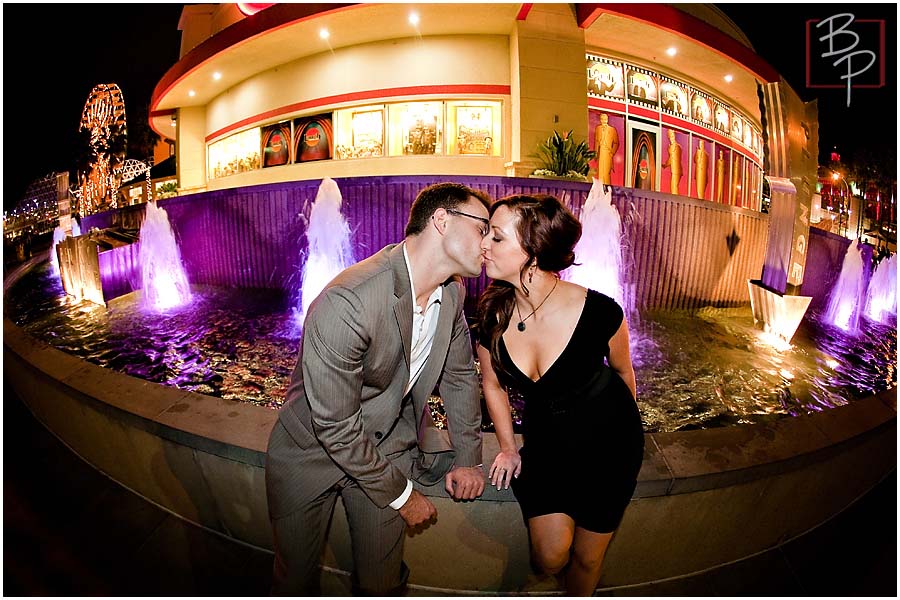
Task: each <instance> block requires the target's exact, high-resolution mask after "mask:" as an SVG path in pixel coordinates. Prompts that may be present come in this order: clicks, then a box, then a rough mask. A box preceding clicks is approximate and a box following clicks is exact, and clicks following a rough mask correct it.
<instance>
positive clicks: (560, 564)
mask: <svg viewBox="0 0 900 600" xmlns="http://www.w3.org/2000/svg"><path fill="white" fill-rule="evenodd" d="M531 560H532V562H534V566H535V567H536V568H537V569H538V570H540V572H541V573H544V574H545V575H556V574H557V573H559V572H560V571H562V570H563V568H565V566H566V565H567V564H568V562H569V548H568V547H562V546H560V545H559V544H536V545H534V546H532V548H531Z"/></svg>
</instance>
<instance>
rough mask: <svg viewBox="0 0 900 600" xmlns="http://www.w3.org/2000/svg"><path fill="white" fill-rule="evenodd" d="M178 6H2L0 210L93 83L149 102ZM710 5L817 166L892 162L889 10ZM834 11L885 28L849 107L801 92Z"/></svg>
mask: <svg viewBox="0 0 900 600" xmlns="http://www.w3.org/2000/svg"><path fill="white" fill-rule="evenodd" d="M183 6H184V5H183V4H180V3H169V4H166V3H156V4H10V3H4V4H3V33H4V42H3V43H4V48H3V50H4V53H3V55H4V57H3V70H4V74H3V83H4V88H5V89H4V103H3V104H4V107H3V110H4V115H3V116H4V119H3V127H4V135H3V154H4V158H5V161H4V168H3V208H4V210H8V209H10V208H12V207H14V206H15V205H16V203H17V202H18V201H19V200H20V199H21V197H22V196H23V194H24V191H25V189H26V187H27V186H28V184H29V183H30V182H31V181H33V180H35V179H37V178H39V177H42V176H44V175H47V174H48V173H50V172H53V171H66V170H71V169H73V167H74V156H75V142H76V140H77V134H78V126H79V121H80V118H81V111H82V109H83V108H84V104H85V102H86V101H87V98H88V94H89V93H90V91H91V89H92V88H93V87H94V86H95V85H98V84H101V83H117V84H118V85H119V87H120V88H121V89H122V94H123V96H124V98H125V106H126V117H127V116H128V115H129V114H132V113H133V112H134V110H135V108H134V107H136V106H139V105H144V106H145V107H146V106H147V105H148V104H149V101H150V95H151V94H152V92H153V88H154V87H155V86H156V84H157V83H158V82H159V80H160V79H161V78H162V76H163V75H164V74H165V72H166V71H167V70H168V69H169V68H170V67H171V66H172V65H173V64H175V62H177V60H178V52H179V47H180V43H181V32H179V31H178V19H179V17H180V15H181V9H182V7H183ZM717 6H719V8H720V9H721V10H722V11H723V12H725V13H726V14H727V15H728V16H729V17H731V18H732V19H733V20H734V21H735V22H736V23H737V25H738V26H739V27H740V28H741V29H742V30H743V31H744V32H745V33H746V34H747V36H748V38H750V41H751V43H752V44H753V45H754V48H755V49H756V52H757V53H758V54H759V55H760V56H762V57H763V58H764V59H765V60H766V61H767V62H769V64H771V65H772V66H773V67H775V68H776V69H777V70H778V71H779V72H780V73H781V74H782V75H783V76H784V77H785V78H786V79H787V80H788V82H789V83H790V84H791V86H793V87H794V89H795V90H796V91H797V93H798V94H799V95H800V97H801V98H802V99H803V100H812V99H814V98H818V100H819V148H820V162H822V161H827V157H828V153H829V152H830V150H831V149H832V147H835V146H836V147H837V149H838V151H839V152H840V153H841V154H842V156H843V157H845V158H847V157H849V156H852V155H853V154H854V153H855V152H858V151H860V149H861V148H863V147H868V148H872V149H875V150H876V151H878V152H883V153H890V154H889V155H890V156H892V157H893V159H894V160H896V145H897V121H896V119H897V116H896V111H897V86H896V73H897V65H896V57H897V37H896V36H897V5H896V4H894V3H885V4H865V5H860V4H852V5H851V4H846V5H844V4H824V3H823V4H814V3H811V4H752V5H751V4H720V5H717ZM838 12H852V13H853V14H854V15H855V16H856V18H857V19H866V18H867V19H880V20H885V21H886V24H887V27H886V32H887V36H886V37H887V39H886V46H885V47H886V52H885V56H884V59H885V60H886V61H887V63H886V69H885V72H886V75H887V86H886V87H883V88H878V89H856V90H854V91H853V94H852V98H851V105H850V107H849V108H847V107H846V106H845V103H846V93H845V91H843V90H840V89H809V88H807V87H806V86H805V68H806V33H805V31H806V29H805V23H806V20H807V19H824V18H827V17H829V16H831V15H833V14H835V13H838ZM23 30H24V31H26V32H28V33H27V35H28V36H30V37H31V38H32V40H33V41H35V42H39V44H40V46H41V48H40V49H38V48H36V47H35V46H34V45H32V44H22V43H21V42H20V41H19V40H20V37H19V35H17V33H18V32H21V31H23ZM866 45H869V46H871V45H872V43H871V42H870V41H869V40H867V39H863V40H862V41H861V42H860V48H862V47H865V46H866ZM820 63H821V61H820ZM826 75H828V74H827V73H826ZM39 140H40V141H47V142H50V143H44V144H41V151H39V152H35V151H34V150H33V148H34V146H35V143H36V142H38V141H39Z"/></svg>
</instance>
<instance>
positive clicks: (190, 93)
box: [188, 90, 197, 98]
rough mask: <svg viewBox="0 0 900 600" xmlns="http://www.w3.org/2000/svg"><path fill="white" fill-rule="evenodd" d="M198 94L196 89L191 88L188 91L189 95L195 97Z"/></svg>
mask: <svg viewBox="0 0 900 600" xmlns="http://www.w3.org/2000/svg"><path fill="white" fill-rule="evenodd" d="M196 95H197V92H195V91H194V90H191V91H189V92H188V96H190V97H191V98H193V97H194V96H196Z"/></svg>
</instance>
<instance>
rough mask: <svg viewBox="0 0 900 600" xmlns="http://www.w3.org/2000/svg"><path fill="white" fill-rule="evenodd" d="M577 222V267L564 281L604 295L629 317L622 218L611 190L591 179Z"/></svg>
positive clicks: (572, 268)
mask: <svg viewBox="0 0 900 600" xmlns="http://www.w3.org/2000/svg"><path fill="white" fill-rule="evenodd" d="M604 187H606V191H604ZM580 220H581V226H582V234H581V240H580V241H579V242H578V245H577V246H576V247H575V260H576V261H577V262H578V263H579V264H577V265H573V266H572V267H569V268H568V269H567V270H566V272H565V274H564V278H565V279H566V280H567V281H571V282H572V283H577V284H579V285H581V286H584V287H586V288H591V289H593V290H596V291H598V292H601V293H603V294H606V295H607V296H609V297H610V298H613V299H614V300H615V301H616V302H618V303H619V306H621V307H622V308H623V309H624V310H625V313H626V314H630V313H631V312H632V310H631V309H632V307H631V306H626V303H625V294H624V291H623V285H622V263H623V261H622V218H621V216H620V215H619V209H617V208H616V206H615V205H614V204H613V203H612V187H611V186H604V185H603V184H602V183H600V180H599V179H594V183H593V185H592V186H591V190H590V192H589V193H588V197H587V199H586V200H585V202H584V207H583V208H582V209H581V219H580Z"/></svg>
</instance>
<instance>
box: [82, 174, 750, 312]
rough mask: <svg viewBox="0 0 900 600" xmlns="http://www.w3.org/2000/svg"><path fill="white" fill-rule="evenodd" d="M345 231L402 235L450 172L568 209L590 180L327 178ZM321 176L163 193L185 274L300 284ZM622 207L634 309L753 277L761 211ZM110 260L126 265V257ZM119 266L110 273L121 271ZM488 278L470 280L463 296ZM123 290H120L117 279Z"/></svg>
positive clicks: (682, 202)
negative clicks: (421, 195)
mask: <svg viewBox="0 0 900 600" xmlns="http://www.w3.org/2000/svg"><path fill="white" fill-rule="evenodd" d="M335 181H336V182H337V184H338V187H339V188H340V190H341V195H342V197H343V200H344V206H343V213H344V215H345V217H346V218H347V221H348V223H349V225H350V229H351V232H352V235H353V247H354V253H355V258H356V260H361V259H363V258H366V257H368V256H370V255H372V254H373V253H375V252H376V251H377V250H379V249H380V248H382V247H383V246H384V245H386V244H389V243H395V242H397V241H399V240H401V239H402V238H403V229H404V227H405V224H406V218H407V215H408V213H409V208H410V206H411V205H412V202H413V200H414V199H415V197H416V195H417V194H418V192H419V191H420V190H421V189H422V188H424V187H426V186H428V185H430V184H432V183H438V182H441V181H457V182H460V183H465V184H467V185H469V186H471V187H473V188H476V189H480V190H483V191H485V192H487V193H488V194H489V195H490V196H491V197H492V198H500V197H503V196H506V195H510V194H522V193H524V194H536V193H540V194H552V195H555V196H557V197H558V198H560V199H561V200H562V201H563V202H565V203H566V204H567V205H568V206H570V207H571V208H572V210H573V212H575V214H576V215H579V214H580V212H581V207H582V205H583V204H584V201H585V200H586V198H587V195H588V192H589V190H590V184H586V183H578V182H569V181H559V180H549V179H531V178H527V179H526V178H507V177H459V176H441V175H434V176H408V177H360V178H343V179H342V178H338V179H335ZM319 183H320V181H319V180H312V181H298V182H290V183H278V184H269V185H260V186H253V187H247V188H239V189H230V190H217V191H212V192H204V193H200V194H192V195H188V196H182V197H178V198H172V199H168V200H161V201H160V202H159V205H160V206H161V207H163V208H165V210H166V212H167V213H168V215H169V219H170V221H171V223H172V226H173V229H174V230H175V231H176V235H177V237H178V239H179V244H180V246H181V251H182V257H183V260H184V263H185V268H186V270H187V273H188V278H189V279H190V281H191V282H192V283H194V284H206V285H214V286H225V287H242V288H243V287H246V288H279V289H284V290H292V289H294V288H295V286H296V285H297V284H298V280H299V273H300V261H301V252H302V251H303V249H304V248H305V237H304V234H305V218H304V215H308V213H309V207H310V205H311V204H312V202H313V201H314V200H315V197H316V192H317V191H318V188H319ZM613 202H614V203H615V204H616V206H617V207H618V208H619V211H620V214H622V215H623V221H624V228H625V234H626V236H625V237H626V239H628V240H629V247H628V250H627V252H626V263H628V265H629V266H628V273H629V274H628V277H627V280H628V281H629V282H630V283H632V284H633V285H634V297H635V298H636V299H637V305H638V306H639V307H642V308H695V307H699V306H704V305H715V306H737V305H744V304H748V303H749V297H748V295H747V283H746V282H747V280H748V279H755V278H758V277H759V275H760V273H761V270H762V261H763V258H764V253H765V244H766V234H767V230H768V216H767V215H764V214H760V213H756V212H754V211H750V210H746V209H740V208H734V207H729V206H723V205H719V204H714V203H711V202H704V201H700V200H695V199H692V198H687V197H684V196H672V195H669V194H663V193H659V192H647V191H640V190H633V189H627V188H614V190H613ZM143 212H144V207H143V206H135V207H129V208H127V209H123V210H122V211H117V212H108V213H101V214H98V215H91V216H90V217H86V218H85V219H84V223H83V227H84V228H85V230H87V229H88V228H91V227H98V228H106V227H111V226H123V227H129V228H132V229H137V228H139V227H140V220H141V218H142V217H143ZM109 262H110V264H112V263H113V262H118V263H119V264H130V263H128V261H127V260H124V259H121V260H118V261H112V260H110V261H109ZM125 276H126V275H125V274H124V273H123V274H121V275H120V276H119V277H125ZM486 285H487V280H486V278H485V277H484V275H482V276H481V277H480V278H477V279H472V280H469V281H468V292H469V306H468V308H469V309H471V302H472V301H473V300H474V299H475V298H477V295H478V294H479V293H480V291H481V290H482V289H484V287H485V286H486ZM121 289H125V288H124V287H123V288H121Z"/></svg>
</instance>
